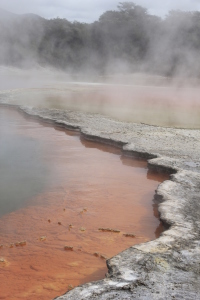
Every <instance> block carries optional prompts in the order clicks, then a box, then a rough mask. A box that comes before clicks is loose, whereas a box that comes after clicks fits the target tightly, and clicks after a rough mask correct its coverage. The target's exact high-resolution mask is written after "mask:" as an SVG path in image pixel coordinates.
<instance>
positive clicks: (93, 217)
mask: <svg viewBox="0 0 200 300" xmlns="http://www.w3.org/2000/svg"><path fill="white" fill-rule="evenodd" d="M0 141H1V147H0V169H1V172H0V245H1V246H0V299H6V300H12V299H15V300H17V299H29V300H36V299H37V300H38V299H41V300H45V299H52V298H54V297H56V296H58V295H61V294H63V293H65V292H66V291H67V290H68V289H71V288H72V287H75V286H77V285H80V284H82V283H85V282H89V281H93V280H98V279H101V278H103V277H104V276H105V273H106V272H107V268H106V261H105V260H106V258H110V257H112V256H114V255H116V254H117V253H119V252H120V251H123V250H124V249H126V248H128V247H130V246H132V245H134V244H138V243H141V242H146V241H149V240H151V239H155V238H156V237H158V236H159V235H160V233H161V232H162V230H163V228H162V225H161V223H160V221H159V219H158V213H157V208H156V205H155V204H153V202H152V199H153V196H154V190H155V189H156V187H157V186H158V184H159V183H160V182H162V181H163V180H165V179H166V178H167V176H166V175H161V174H154V173H148V170H147V163H146V162H145V161H138V160H134V159H132V158H128V157H124V156H122V155H121V151H120V150H119V149H117V148H114V147H111V146H106V145H102V144H98V143H94V142H90V141H85V140H82V139H81V138H80V136H79V133H77V132H74V131H66V130H64V129H60V128H58V127H57V128H56V127H53V126H50V125H46V124H43V123H39V122H37V121H34V120H31V119H29V118H27V117H25V116H24V115H23V114H22V113H19V112H18V111H16V110H13V109H8V108H5V107H0ZM100 228H111V229H118V230H119V231H120V232H107V231H101V230H99V229H100ZM126 234H134V236H135V237H133V236H132V237H130V236H125V235H126ZM65 246H67V247H73V249H71V250H67V249H69V248H65Z"/></svg>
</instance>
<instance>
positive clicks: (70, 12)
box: [0, 0, 200, 23]
mask: <svg viewBox="0 0 200 300" xmlns="http://www.w3.org/2000/svg"><path fill="white" fill-rule="evenodd" d="M128 1H130V0H128ZM128 1H127V2H128ZM119 2H124V1H123V0H0V8H3V9H5V10H8V11H11V12H13V13H17V14H24V13H34V14H38V15H40V16H41V17H44V18H47V19H51V18H57V17H60V18H66V19H68V20H69V21H79V22H85V23H90V22H93V21H95V20H98V18H99V16H100V15H101V14H102V13H104V12H105V11H107V10H115V9H116V8H117V5H118V3H119ZM132 2H134V3H135V4H138V5H141V6H143V7H146V8H147V9H148V11H149V13H151V14H154V15H158V16H161V17H164V16H165V15H166V14H167V12H168V11H170V10H173V9H175V10H176V9H179V10H184V11H194V10H199V11H200V0H133V1H132Z"/></svg>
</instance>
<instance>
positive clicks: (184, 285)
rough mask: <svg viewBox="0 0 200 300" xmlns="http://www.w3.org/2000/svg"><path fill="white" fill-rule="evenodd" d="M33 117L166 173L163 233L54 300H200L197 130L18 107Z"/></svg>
mask: <svg viewBox="0 0 200 300" xmlns="http://www.w3.org/2000/svg"><path fill="white" fill-rule="evenodd" d="M21 109H22V110H23V111H24V112H25V113H27V114H29V115H31V116H34V117H38V118H42V119H43V120H45V121H47V122H53V123H54V124H56V125H57V126H63V127H66V128H68V129H75V130H79V131H80V132H81V136H82V137H83V138H86V139H89V140H94V141H98V142H103V143H108V144H112V145H115V146H118V147H121V148H122V151H123V153H124V154H125V155H130V156H137V157H142V158H146V159H148V167H149V169H154V170H157V171H158V172H163V171H164V172H169V173H171V174H172V175H171V176H170V180H168V181H165V182H163V183H162V184H160V185H159V187H158V189H157V191H156V194H155V201H157V202H158V203H159V212H160V219H161V220H162V221H163V222H164V224H165V225H166V226H167V228H168V230H166V231H165V232H163V233H162V235H161V236H160V238H158V239H157V240H155V241H151V242H148V243H144V244H140V245H136V246H134V247H131V248H129V249H127V250H126V251H124V252H122V253H120V254H119V255H117V256H115V257H113V258H111V259H109V260H108V261H107V266H108V274H107V275H106V278H105V279H103V280H101V281H98V282H93V283H88V284H85V285H82V286H80V287H77V288H75V289H73V290H71V291H69V292H68V293H66V294H65V295H63V296H61V297H58V298H57V300H77V299H87V300H90V299H99V300H100V299H102V300H104V299H120V300H123V299H148V300H149V299H200V159H199V152H200V130H186V129H173V128H162V127H156V126H148V125H145V124H133V123H123V122H118V121H115V120H112V119H109V118H107V117H105V116H101V115H94V114H86V113H82V112H72V111H62V110H48V109H36V108H35V109H34V108H26V107H21Z"/></svg>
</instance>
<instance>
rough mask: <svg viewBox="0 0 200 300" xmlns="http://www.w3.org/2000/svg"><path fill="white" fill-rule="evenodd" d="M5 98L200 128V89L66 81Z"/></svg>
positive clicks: (126, 119)
mask: <svg viewBox="0 0 200 300" xmlns="http://www.w3.org/2000/svg"><path fill="white" fill-rule="evenodd" d="M1 97H2V95H1ZM5 99H6V100H5V101H7V102H9V103H11V104H20V105H25V106H27V105H28V106H34V107H44V108H50V109H51V108H56V109H62V110H65V109H68V110H73V111H74V110H77V111H84V112H89V113H100V114H103V115H107V116H109V117H112V118H114V119H116V120H120V121H125V122H136V123H145V124H149V125H157V126H164V127H177V128H191V129H195V128H200V88H199V87H196V88H195V87H182V86H181V87H178V86H140V85H120V84H119V85H117V84H100V83H99V84H98V83H86V82H82V83H81V82H79V83H67V82H65V83H63V84H61V83H59V84H58V83H57V84H55V83H54V84H52V85H49V84H48V85H47V84H46V85H44V87H43V88H27V89H23V88H22V89H17V90H13V91H11V92H10V95H9V92H8V96H7V95H6V96H5Z"/></svg>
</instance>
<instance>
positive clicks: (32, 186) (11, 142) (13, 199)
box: [0, 108, 49, 216]
mask: <svg viewBox="0 0 200 300" xmlns="http://www.w3.org/2000/svg"><path fill="white" fill-rule="evenodd" d="M22 119H23V118H21V117H20V115H19V114H18V113H17V112H14V111H10V110H9V109H5V108H0V216H2V215H4V214H6V213H9V212H11V211H14V210H16V209H19V208H20V207H23V206H24V205H26V203H27V202H28V201H30V199H31V198H32V197H34V196H36V195H37V194H39V193H41V192H42V191H43V190H44V189H45V186H46V184H47V180H48V173H49V167H48V165H47V164H46V163H45V161H44V160H43V159H42V156H41V143H40V142H39V140H38V139H34V138H33V137H29V136H28V135H23V134H22V132H21V129H22V127H23V130H26V129H27V128H28V127H29V128H30V127H31V123H30V122H27V125H25V124H24V123H23V122H22ZM34 126H35V125H34Z"/></svg>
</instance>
